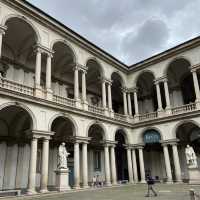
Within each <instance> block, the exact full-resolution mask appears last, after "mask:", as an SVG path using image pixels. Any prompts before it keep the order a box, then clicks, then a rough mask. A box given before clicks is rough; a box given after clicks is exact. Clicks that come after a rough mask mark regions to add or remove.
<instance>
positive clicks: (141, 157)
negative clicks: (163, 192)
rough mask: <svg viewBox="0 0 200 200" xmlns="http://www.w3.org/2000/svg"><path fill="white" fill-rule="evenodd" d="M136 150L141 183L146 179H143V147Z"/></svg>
mask: <svg viewBox="0 0 200 200" xmlns="http://www.w3.org/2000/svg"><path fill="white" fill-rule="evenodd" d="M138 151H139V161H140V175H141V183H146V181H145V169H144V157H143V147H139V148H138Z"/></svg>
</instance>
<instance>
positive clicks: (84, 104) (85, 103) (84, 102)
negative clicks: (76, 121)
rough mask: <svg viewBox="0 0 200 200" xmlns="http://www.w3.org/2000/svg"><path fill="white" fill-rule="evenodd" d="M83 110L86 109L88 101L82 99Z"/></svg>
mask: <svg viewBox="0 0 200 200" xmlns="http://www.w3.org/2000/svg"><path fill="white" fill-rule="evenodd" d="M82 106H83V110H85V111H88V102H87V101H82Z"/></svg>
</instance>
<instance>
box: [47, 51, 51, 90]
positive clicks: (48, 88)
mask: <svg viewBox="0 0 200 200" xmlns="http://www.w3.org/2000/svg"><path fill="white" fill-rule="evenodd" d="M51 58H52V54H50V53H49V54H48V55H47V65H46V89H47V90H51Z"/></svg>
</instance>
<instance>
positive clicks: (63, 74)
mask: <svg viewBox="0 0 200 200" xmlns="http://www.w3.org/2000/svg"><path fill="white" fill-rule="evenodd" d="M53 51H54V55H53V59H52V74H53V75H52V89H53V92H54V94H56V95H58V96H62V97H67V98H74V67H75V63H76V61H75V56H74V53H73V51H72V49H71V48H70V47H69V46H68V45H66V44H65V43H63V42H56V43H55V44H54V45H53Z"/></svg>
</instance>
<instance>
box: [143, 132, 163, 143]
mask: <svg viewBox="0 0 200 200" xmlns="http://www.w3.org/2000/svg"><path fill="white" fill-rule="evenodd" d="M160 140H161V137H160V133H158V132H157V131H156V130H148V131H146V132H145V133H144V143H146V144H153V143H159V141H160Z"/></svg>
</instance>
